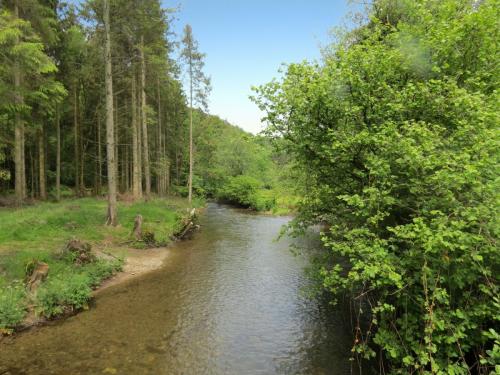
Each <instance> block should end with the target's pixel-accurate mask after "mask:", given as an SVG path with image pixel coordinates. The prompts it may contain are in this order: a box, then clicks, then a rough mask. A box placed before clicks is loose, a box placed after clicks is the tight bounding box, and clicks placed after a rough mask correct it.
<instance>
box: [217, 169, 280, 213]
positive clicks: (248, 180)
mask: <svg viewBox="0 0 500 375" xmlns="http://www.w3.org/2000/svg"><path fill="white" fill-rule="evenodd" d="M261 185H262V183H261V182H260V181H259V180H257V179H256V178H254V177H251V176H246V175H239V176H236V177H231V178H229V179H227V181H226V183H225V184H223V185H222V187H220V188H219V190H218V194H217V197H218V198H219V199H220V200H223V201H227V202H229V203H233V204H238V205H241V206H243V207H249V208H252V209H254V210H257V211H269V210H271V209H272V208H273V207H274V206H275V204H276V197H275V194H274V192H273V191H271V190H265V189H262V187H261Z"/></svg>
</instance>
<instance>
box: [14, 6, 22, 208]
mask: <svg viewBox="0 0 500 375" xmlns="http://www.w3.org/2000/svg"><path fill="white" fill-rule="evenodd" d="M14 15H15V16H16V18H19V7H18V2H17V0H16V1H15V2H14ZM18 43H19V38H18V37H17V36H16V44H18ZM14 87H15V93H14V98H15V103H16V106H21V105H22V104H23V101H24V100H23V97H22V94H21V71H20V68H19V64H18V62H15V66H14ZM14 122H15V130H14V163H15V173H14V181H15V182H14V183H15V190H16V204H17V205H21V204H22V202H23V200H24V197H25V188H24V185H25V178H24V176H23V173H25V171H24V166H23V162H24V157H23V154H24V147H23V132H24V126H23V121H22V119H21V114H20V113H19V108H16V114H15V118H14Z"/></svg>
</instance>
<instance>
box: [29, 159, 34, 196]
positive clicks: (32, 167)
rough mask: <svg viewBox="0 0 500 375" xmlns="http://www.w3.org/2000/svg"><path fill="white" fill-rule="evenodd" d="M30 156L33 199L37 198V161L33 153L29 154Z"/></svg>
mask: <svg viewBox="0 0 500 375" xmlns="http://www.w3.org/2000/svg"><path fill="white" fill-rule="evenodd" d="M29 154H30V169H31V170H30V176H31V179H30V182H31V193H30V194H31V199H33V198H35V160H34V158H33V153H32V152H31V150H30V152H29Z"/></svg>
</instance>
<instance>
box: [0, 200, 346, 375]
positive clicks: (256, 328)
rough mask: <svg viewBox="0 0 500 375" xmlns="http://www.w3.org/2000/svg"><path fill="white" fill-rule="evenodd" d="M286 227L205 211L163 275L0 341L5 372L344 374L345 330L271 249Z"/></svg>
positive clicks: (295, 264) (300, 263) (272, 220)
mask: <svg viewBox="0 0 500 375" xmlns="http://www.w3.org/2000/svg"><path fill="white" fill-rule="evenodd" d="M288 220H289V219H287V218H282V217H269V216H262V215H254V214H251V213H248V212H245V211H242V210H237V209H234V208H230V207H227V206H221V205H217V204H210V205H209V207H208V209H207V210H206V213H205V214H204V215H203V216H202V218H201V226H202V229H201V231H200V232H198V233H196V234H195V235H194V236H193V238H192V239H190V240H186V241H183V242H180V243H177V244H175V245H174V246H173V247H172V248H171V249H170V251H171V253H172V254H171V255H170V256H169V258H168V259H167V261H166V264H165V266H164V267H163V268H162V269H161V270H158V271H155V272H152V273H150V274H147V275H144V276H141V277H138V278H136V279H133V280H130V281H128V282H127V283H124V284H121V285H117V286H115V287H111V288H108V289H106V290H104V291H102V292H101V293H100V294H99V295H98V297H97V298H96V300H95V301H94V303H93V306H92V308H91V309H90V310H88V311H85V312H83V313H81V314H78V315H76V316H74V317H71V318H69V319H66V320H64V321H61V322H58V323H56V324H54V325H51V326H45V327H42V328H39V329H35V330H32V331H29V332H26V333H23V334H20V335H19V336H18V337H16V338H15V339H12V340H11V339H9V340H6V341H4V342H3V343H0V374H102V373H104V374H106V373H108V374H155V375H157V374H189V375H192V374H193V375H194V374H239V375H242V374H252V375H254V374H266V375H268V374H349V373H350V362H349V360H348V358H349V350H350V347H351V335H350V334H349V332H348V327H349V323H348V322H344V321H343V319H342V317H341V314H340V313H336V312H335V311H333V310H332V309H331V308H328V306H324V304H322V303H321V302H319V301H314V300H311V299H307V298H306V297H304V293H303V289H304V288H305V287H307V283H308V280H307V277H306V275H305V272H304V268H305V267H306V266H307V262H308V261H307V259H306V258H305V256H295V255H293V254H292V253H291V252H290V245H291V244H292V242H293V241H294V240H292V239H288V238H283V239H281V240H280V241H276V238H277V236H278V234H279V232H280V229H281V227H282V226H283V225H284V224H286V223H287V221H288ZM298 245H299V247H305V248H307V247H317V246H319V244H318V241H317V239H316V240H314V239H309V240H307V239H302V240H301V241H300V243H299V244H298Z"/></svg>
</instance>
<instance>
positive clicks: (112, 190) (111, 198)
mask: <svg viewBox="0 0 500 375" xmlns="http://www.w3.org/2000/svg"><path fill="white" fill-rule="evenodd" d="M103 8H104V13H103V16H104V17H103V18H104V30H105V33H104V35H105V47H104V49H105V50H104V61H105V81H106V151H107V165H108V218H107V224H108V225H113V226H115V225H116V224H117V223H118V220H117V216H116V159H115V137H114V129H113V124H114V119H113V72H112V66H111V41H110V35H109V34H110V27H109V2H108V0H104V1H103Z"/></svg>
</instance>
